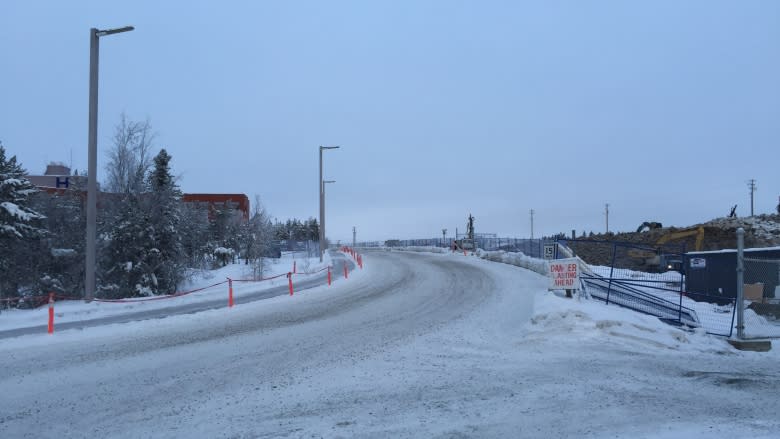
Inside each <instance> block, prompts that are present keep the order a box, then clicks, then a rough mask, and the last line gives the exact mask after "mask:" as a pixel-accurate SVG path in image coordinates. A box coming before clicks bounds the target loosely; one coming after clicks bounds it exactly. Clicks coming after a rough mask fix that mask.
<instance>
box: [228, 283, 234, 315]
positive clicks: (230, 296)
mask: <svg viewBox="0 0 780 439" xmlns="http://www.w3.org/2000/svg"><path fill="white" fill-rule="evenodd" d="M232 307H233V279H231V278H228V308H232Z"/></svg>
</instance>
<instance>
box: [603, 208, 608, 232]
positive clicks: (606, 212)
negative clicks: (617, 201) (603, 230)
mask: <svg viewBox="0 0 780 439" xmlns="http://www.w3.org/2000/svg"><path fill="white" fill-rule="evenodd" d="M604 214H605V215H606V216H607V233H609V203H607V204H606V206H605V208H604Z"/></svg>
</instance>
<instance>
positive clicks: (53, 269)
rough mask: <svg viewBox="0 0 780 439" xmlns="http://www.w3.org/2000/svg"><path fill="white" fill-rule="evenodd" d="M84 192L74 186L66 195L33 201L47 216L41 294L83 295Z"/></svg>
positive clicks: (40, 262)
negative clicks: (51, 292)
mask: <svg viewBox="0 0 780 439" xmlns="http://www.w3.org/2000/svg"><path fill="white" fill-rule="evenodd" d="M83 190H84V188H83V187H81V186H79V183H78V182H77V183H75V184H73V185H72V186H71V187H69V188H68V189H67V190H65V191H64V192H63V193H57V194H48V193H46V192H39V193H38V194H36V195H35V196H34V197H33V202H34V206H35V210H36V211H38V212H40V213H42V214H43V215H45V216H46V218H45V219H44V220H43V222H42V223H43V225H44V226H45V228H46V230H47V235H46V240H45V245H43V246H42V247H41V249H40V251H39V252H38V254H37V255H36V259H35V261H36V263H37V264H36V265H37V268H36V269H37V272H38V277H39V285H40V288H41V290H42V291H44V292H46V291H56V292H60V293H65V294H66V295H68V296H77V295H80V294H81V293H82V292H83V291H84V254H85V240H84V230H85V229H86V222H87V221H86V210H85V204H84V201H85V200H84V197H83V195H82V194H83Z"/></svg>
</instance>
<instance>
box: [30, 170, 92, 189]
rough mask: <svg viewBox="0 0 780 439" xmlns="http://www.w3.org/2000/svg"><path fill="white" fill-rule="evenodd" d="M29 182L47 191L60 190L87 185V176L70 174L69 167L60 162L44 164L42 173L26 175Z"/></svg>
mask: <svg viewBox="0 0 780 439" xmlns="http://www.w3.org/2000/svg"><path fill="white" fill-rule="evenodd" d="M26 178H27V179H28V180H30V183H32V184H33V185H35V186H36V187H38V188H40V189H41V190H45V191H46V192H49V193H55V192H61V191H64V190H66V189H70V188H71V187H81V188H86V187H87V177H84V176H81V175H71V172H70V168H69V167H67V166H65V165H63V164H61V163H51V164H49V165H47V166H46V172H44V173H43V175H27V176H26Z"/></svg>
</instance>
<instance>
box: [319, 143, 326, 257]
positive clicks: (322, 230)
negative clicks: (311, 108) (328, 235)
mask: <svg viewBox="0 0 780 439" xmlns="http://www.w3.org/2000/svg"><path fill="white" fill-rule="evenodd" d="M324 189H325V188H324V185H323V184H322V145H320V183H319V195H320V262H322V254H323V252H324V251H325V249H324V248H323V247H324V245H325V213H324V210H323V206H322V203H323V196H322V193H323V191H324Z"/></svg>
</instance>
